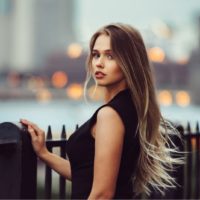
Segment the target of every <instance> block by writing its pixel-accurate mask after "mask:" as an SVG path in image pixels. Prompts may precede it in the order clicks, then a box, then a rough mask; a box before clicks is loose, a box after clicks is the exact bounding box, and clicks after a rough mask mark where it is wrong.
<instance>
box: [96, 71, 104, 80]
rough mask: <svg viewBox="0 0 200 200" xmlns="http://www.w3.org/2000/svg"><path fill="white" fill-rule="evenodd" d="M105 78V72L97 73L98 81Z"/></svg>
mask: <svg viewBox="0 0 200 200" xmlns="http://www.w3.org/2000/svg"><path fill="white" fill-rule="evenodd" d="M104 76H105V74H104V73H103V72H99V71H98V72H95V77H96V78H97V79H101V78H103V77H104Z"/></svg>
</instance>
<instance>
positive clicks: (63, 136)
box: [61, 125, 67, 139]
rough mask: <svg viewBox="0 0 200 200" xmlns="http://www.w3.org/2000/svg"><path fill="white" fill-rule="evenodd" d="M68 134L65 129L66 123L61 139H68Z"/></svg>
mask: <svg viewBox="0 0 200 200" xmlns="http://www.w3.org/2000/svg"><path fill="white" fill-rule="evenodd" d="M66 137H67V134H66V130H65V125H63V126H62V132H61V139H66Z"/></svg>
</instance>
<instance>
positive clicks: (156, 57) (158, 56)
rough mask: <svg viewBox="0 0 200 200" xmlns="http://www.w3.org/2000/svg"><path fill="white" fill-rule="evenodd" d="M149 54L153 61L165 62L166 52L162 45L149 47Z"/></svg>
mask: <svg viewBox="0 0 200 200" xmlns="http://www.w3.org/2000/svg"><path fill="white" fill-rule="evenodd" d="M148 56H149V59H150V60H151V61H153V62H163V61H164V59H165V52H164V51H163V50H162V49H161V48H160V47H152V48H150V49H148Z"/></svg>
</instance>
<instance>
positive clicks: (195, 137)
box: [0, 122, 200, 199]
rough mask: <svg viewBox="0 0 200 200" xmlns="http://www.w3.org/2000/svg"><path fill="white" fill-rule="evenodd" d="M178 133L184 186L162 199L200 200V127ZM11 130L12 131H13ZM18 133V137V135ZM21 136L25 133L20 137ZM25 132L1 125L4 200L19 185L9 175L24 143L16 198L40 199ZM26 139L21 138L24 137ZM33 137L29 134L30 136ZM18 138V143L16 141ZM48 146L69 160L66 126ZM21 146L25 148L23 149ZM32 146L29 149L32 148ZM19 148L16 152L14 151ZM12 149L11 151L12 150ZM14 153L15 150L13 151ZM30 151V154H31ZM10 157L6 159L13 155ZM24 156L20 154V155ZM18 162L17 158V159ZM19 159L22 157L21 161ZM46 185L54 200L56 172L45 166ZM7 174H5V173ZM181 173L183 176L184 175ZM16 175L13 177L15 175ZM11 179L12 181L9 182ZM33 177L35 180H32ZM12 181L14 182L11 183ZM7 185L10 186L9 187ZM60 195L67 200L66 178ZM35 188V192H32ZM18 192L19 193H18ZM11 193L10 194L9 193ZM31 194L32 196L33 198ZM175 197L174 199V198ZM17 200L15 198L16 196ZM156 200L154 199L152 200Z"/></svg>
mask: <svg viewBox="0 0 200 200" xmlns="http://www.w3.org/2000/svg"><path fill="white" fill-rule="evenodd" d="M177 129H178V130H179V132H180V133H181V135H182V137H183V141H184V143H183V144H182V146H181V148H182V150H183V151H185V152H186V164H185V165H184V166H183V168H182V169H179V173H178V182H179V184H180V186H181V187H180V188H179V190H176V191H175V192H174V193H170V194H172V195H171V196H166V197H160V198H163V199H164V198H165V199H166V198H168V197H169V198H173V199H175V198H177V197H178V198H180V197H181V198H182V199H200V191H199V190H200V166H199V165H200V146H199V145H200V144H199V143H200V132H199V124H198V123H197V124H196V127H195V130H192V129H191V127H190V124H189V123H188V126H187V127H186V128H184V127H183V126H178V127H177ZM10 130H11V131H10ZM5 132H6V134H5ZM8 132H10V135H11V136H10V137H9V138H6V137H5V135H9V134H7V133H8ZM16 132H17V134H16ZM20 132H21V133H20ZM24 132H26V130H23V129H22V127H19V126H17V125H15V124H12V123H8V122H6V123H1V124H0V176H2V177H3V179H2V177H0V199H1V198H4V199H5V198H6V194H7V195H8V196H7V197H10V192H9V190H8V189H10V188H11V189H12V188H13V187H15V186H16V185H17V183H16V182H15V184H12V183H9V182H12V181H13V180H12V178H11V177H12V176H10V175H9V170H10V171H12V170H13V167H14V165H15V163H14V162H17V161H16V159H15V160H14V161H13V160H12V158H13V155H15V154H16V149H17V148H16V147H17V145H18V146H19V147H20V148H21V146H23V145H22V143H25V144H26V145H24V147H23V149H22V148H21V150H20V151H21V152H24V151H25V152H26V153H22V154H21V155H23V156H21V157H20V159H21V160H20V163H21V168H20V166H19V167H18V172H19V175H20V176H19V178H18V179H19V181H20V180H23V179H24V181H22V182H23V184H21V185H20V187H19V186H18V191H17V193H16V192H15V197H14V198H26V199H28V198H37V191H36V189H35V188H36V187H37V185H36V184H37V182H36V170H35V167H34V166H36V163H37V160H36V159H35V157H36V156H35V155H34V152H32V150H30V148H29V147H30V146H31V144H30V138H28V137H27V136H26V138H25V136H24V135H26V134H27V133H26V134H25V133H24ZM21 134H22V135H23V137H21V136H20V135H21ZM27 135H29V134H27ZM16 138H17V139H16ZM46 144H47V148H48V149H49V151H52V150H53V148H55V147H59V148H60V156H61V157H63V158H65V159H67V155H66V146H67V134H66V130H65V126H63V127H62V132H61V135H60V138H59V139H53V138H52V131H51V127H50V126H49V127H48V131H47V138H46ZM20 145H21V146H20ZM28 146H29V147H28ZM12 147H15V148H12ZM9 149H10V150H9ZM11 149H14V150H11ZM27 149H29V151H27ZM8 150H9V151H10V154H9V157H8V156H7V157H6V156H5V154H7V153H8V152H9V151H8ZM19 155H20V153H19ZM16 158H17V157H16ZM18 158H19V157H18ZM5 163H6V167H7V166H9V167H10V168H11V169H8V168H5ZM9 164H12V165H13V166H10V165H9ZM27 166H28V167H29V170H28V171H27V169H26V167H27ZM45 167H46V169H45V183H44V191H45V192H44V193H45V194H44V198H45V199H50V198H52V170H51V169H50V168H49V167H48V166H45ZM3 170H4V171H3ZM180 172H181V173H180ZM11 174H12V173H11ZM25 175H26V176H27V177H28V178H26V177H25ZM6 176H8V178H6ZM31 177H32V178H31ZM9 178H11V179H10V180H8V179H9ZM2 185H3V186H4V191H2ZM5 185H7V186H5ZM58 187H59V194H58V198H60V199H64V198H66V197H67V196H69V195H67V194H66V189H67V188H66V187H67V186H66V180H65V179H64V178H63V177H61V176H60V177H59V186H58ZM31 188H32V189H31ZM15 190H16V189H15ZM6 191H7V193H6ZM23 191H29V195H27V194H26V195H24V193H23ZM177 191H178V192H179V193H181V194H179V195H178V196H177V195H176V193H177ZM30 193H31V194H30ZM173 195H174V196H173ZM12 197H13V196H12ZM152 198H153V197H152ZM155 198H158V196H155Z"/></svg>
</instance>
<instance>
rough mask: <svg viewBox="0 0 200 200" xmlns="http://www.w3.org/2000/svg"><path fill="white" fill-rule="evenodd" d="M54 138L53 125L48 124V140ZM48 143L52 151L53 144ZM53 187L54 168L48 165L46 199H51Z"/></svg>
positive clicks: (46, 169)
mask: <svg viewBox="0 0 200 200" xmlns="http://www.w3.org/2000/svg"><path fill="white" fill-rule="evenodd" d="M51 140H52V132H51V127H50V126H48V131H47V141H51ZM46 144H47V149H48V150H49V151H50V152H52V146H51V145H48V142H47V143H46ZM51 188H52V170H51V168H50V167H48V166H47V165H46V167H45V198H46V199H51V192H52V190H51Z"/></svg>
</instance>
